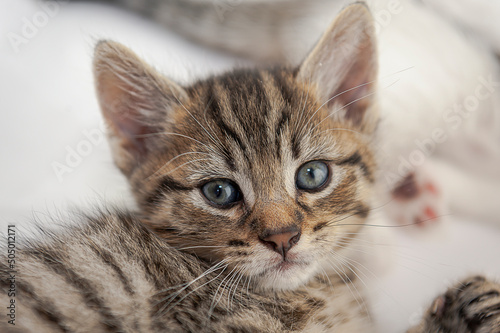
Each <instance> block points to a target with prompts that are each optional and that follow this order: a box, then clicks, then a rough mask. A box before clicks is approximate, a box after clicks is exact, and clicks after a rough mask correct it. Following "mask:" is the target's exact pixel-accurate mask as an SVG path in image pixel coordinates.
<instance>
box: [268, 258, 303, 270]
mask: <svg viewBox="0 0 500 333" xmlns="http://www.w3.org/2000/svg"><path fill="white" fill-rule="evenodd" d="M297 266H298V264H297V263H294V262H291V261H285V260H283V261H282V262H280V263H279V264H277V265H276V266H274V267H273V268H274V269H275V270H277V271H278V272H286V271H288V270H290V269H292V268H295V267H297Z"/></svg>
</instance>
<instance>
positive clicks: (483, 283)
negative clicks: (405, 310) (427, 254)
mask: <svg viewBox="0 0 500 333" xmlns="http://www.w3.org/2000/svg"><path fill="white" fill-rule="evenodd" d="M424 332H429V333H433V332H442V333H499V332H500V284H499V283H495V282H492V281H490V280H487V279H486V278H484V277H482V276H475V277H472V278H469V279H466V280H465V281H462V282H461V283H459V284H457V285H455V286H454V287H452V288H450V289H448V291H447V292H446V293H445V294H444V295H441V296H439V297H438V298H436V299H435V300H434V302H433V303H432V305H431V307H430V308H429V310H428V311H427V313H426V314H425V316H424V318H423V319H422V322H421V323H420V325H419V326H418V327H415V328H413V329H411V330H409V331H408V333H424Z"/></svg>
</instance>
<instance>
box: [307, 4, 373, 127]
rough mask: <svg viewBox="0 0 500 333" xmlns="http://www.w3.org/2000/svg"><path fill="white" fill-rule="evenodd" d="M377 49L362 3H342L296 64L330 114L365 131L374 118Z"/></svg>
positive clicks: (367, 14) (366, 11)
mask: <svg viewBox="0 0 500 333" xmlns="http://www.w3.org/2000/svg"><path fill="white" fill-rule="evenodd" d="M377 69H378V66H377V51H376V39H375V29H374V23H373V17H372V15H371V13H370V11H369V10H368V8H367V7H366V5H364V4H362V3H356V4H353V5H350V6H348V7H346V8H345V9H344V10H343V11H342V12H341V13H340V14H339V16H338V17H337V18H336V19H335V21H334V22H333V23H332V24H331V25H330V27H329V28H328V30H327V31H326V32H325V33H324V34H323V36H322V38H321V39H320V41H319V42H318V44H317V45H316V46H315V47H314V49H313V50H312V52H311V53H310V54H309V55H308V56H307V58H306V60H305V61H304V62H303V63H302V65H301V66H300V68H299V73H298V78H299V80H301V81H302V82H305V83H309V84H313V85H315V88H316V91H317V93H318V97H319V99H320V100H319V102H320V103H321V104H323V103H325V105H326V106H327V107H329V109H330V113H331V115H332V116H333V117H334V118H336V119H339V120H341V121H343V122H348V123H350V124H351V125H353V126H354V127H356V128H358V129H359V130H362V131H364V132H365V133H370V132H372V131H373V130H374V128H375V126H376V122H377V119H378V114H377V113H376V110H375V108H374V107H373V104H374V91H375V81H376V79H377Z"/></svg>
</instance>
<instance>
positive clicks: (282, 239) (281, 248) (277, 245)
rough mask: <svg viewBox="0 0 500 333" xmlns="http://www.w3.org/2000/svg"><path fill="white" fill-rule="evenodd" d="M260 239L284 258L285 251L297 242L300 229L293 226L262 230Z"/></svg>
mask: <svg viewBox="0 0 500 333" xmlns="http://www.w3.org/2000/svg"><path fill="white" fill-rule="evenodd" d="M259 239H260V241H261V242H262V243H264V244H265V245H266V246H267V247H269V248H270V249H271V250H273V251H275V252H277V253H279V254H281V255H282V256H283V258H286V254H287V252H288V251H289V250H290V249H291V248H292V247H293V246H294V245H295V244H297V243H298V242H299V239H300V230H299V229H298V228H297V227H295V226H293V227H288V228H285V229H280V230H264V232H263V233H262V236H260V237H259Z"/></svg>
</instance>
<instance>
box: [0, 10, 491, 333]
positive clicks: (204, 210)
mask: <svg viewBox="0 0 500 333" xmlns="http://www.w3.org/2000/svg"><path fill="white" fill-rule="evenodd" d="M344 38H346V39H347V40H349V41H350V43H353V45H354V47H353V48H351V49H350V51H349V52H350V53H349V54H343V53H342V52H340V51H339V50H338V48H336V47H335V45H336V44H337V43H339V42H341V41H342V40H344ZM374 45H375V43H374V36H373V24H372V20H371V17H370V15H369V12H368V10H367V9H366V8H365V7H364V6H363V5H359V4H358V5H353V6H350V7H348V8H347V9H346V10H344V12H342V13H341V15H340V17H339V18H338V19H337V21H336V22H335V23H334V24H333V25H332V27H331V29H330V31H329V32H327V34H325V36H324V37H323V39H322V40H321V41H320V42H319V43H318V46H317V47H316V48H315V49H314V50H313V51H312V53H311V54H310V56H309V57H308V58H307V59H306V60H305V61H304V63H303V64H302V65H301V66H300V67H299V68H286V67H280V68H274V69H267V70H265V69H253V70H247V69H244V70H243V69H242V70H235V71H232V72H229V73H226V74H223V75H220V76H216V77H212V78H209V79H206V80H204V81H200V82H197V83H195V84H193V85H192V86H190V87H180V86H179V85H177V84H175V83H174V82H172V81H170V80H168V79H166V78H164V77H163V76H161V75H159V74H158V73H156V72H155V71H154V70H153V69H152V68H151V67H150V66H148V65H146V64H144V63H143V62H142V61H141V60H140V59H139V58H137V56H135V55H134V54H133V53H132V52H131V51H129V50H128V49H127V48H125V47H123V46H122V45H119V44H117V43H113V42H101V43H99V44H98V46H97V47H96V53H95V62H94V65H95V77H96V84H97V92H98V98H99V102H100V105H101V108H102V112H103V115H104V117H105V119H106V120H107V122H108V124H109V127H110V142H111V145H112V147H113V153H114V158H115V161H116V164H117V165H118V167H119V168H120V169H121V170H122V172H123V173H124V174H125V175H126V176H127V177H128V179H129V182H130V184H131V187H132V190H133V193H134V194H135V197H136V200H137V203H138V206H139V211H138V212H136V213H131V212H120V211H116V210H110V211H105V212H100V213H96V214H95V215H93V216H80V217H79V218H78V221H79V223H78V224H77V225H76V226H71V227H66V228H65V229H64V230H63V231H57V232H54V233H50V232H45V235H43V237H41V239H40V240H37V241H33V242H27V243H26V244H23V245H21V244H20V246H19V248H18V254H17V255H18V256H17V271H18V273H16V274H18V276H17V277H16V285H15V287H16V292H17V296H16V297H17V298H16V302H17V306H18V317H17V319H16V320H17V322H16V326H12V325H9V324H7V323H6V321H2V322H0V329H1V330H2V332H4V331H9V332H10V331H12V332H334V331H335V332H367V331H369V330H370V327H371V326H370V321H369V314H368V310H367V308H366V305H365V303H364V301H363V292H362V291H361V289H359V287H360V286H359V285H357V281H356V276H357V275H356V271H355V268H354V267H353V265H352V263H353V261H352V257H351V254H350V252H349V249H350V243H351V242H354V241H356V238H357V237H358V234H359V231H360V229H361V228H362V226H363V224H364V222H365V220H366V219H367V218H368V217H369V213H370V209H371V205H372V188H373V186H374V179H375V176H374V172H375V160H374V156H373V153H372V146H373V144H374V141H375V139H376V137H375V136H374V133H375V128H376V123H377V119H376V118H377V112H376V104H375V99H374V98H373V90H374V89H375V87H374V86H373V80H374V78H375V76H376V72H377V71H376V51H375V47H374ZM333 56H334V57H333ZM332 57H333V58H334V59H335V61H332V59H331V58H332ZM323 66H324V67H323ZM309 161H323V162H325V163H326V164H327V165H328V168H329V172H330V178H329V180H328V181H327V183H326V184H324V185H323V186H322V187H320V188H319V189H317V190H314V191H303V190H299V189H298V188H296V185H295V179H296V173H297V170H298V169H299V168H300V166H301V165H303V164H304V163H307V162H309ZM214 179H230V180H232V181H233V182H234V183H235V184H237V185H238V186H239V188H240V189H241V192H242V199H241V200H240V201H238V202H236V203H234V204H233V205H232V206H230V207H225V208H220V207H216V206H214V205H213V204H210V203H209V202H208V200H207V199H205V198H204V196H203V194H202V192H201V190H200V189H201V187H202V186H203V185H204V184H205V183H206V182H207V181H210V180H214ZM82 215H83V214H82ZM72 220H75V219H74V218H72ZM292 227H293V228H295V229H297V230H299V234H298V237H300V238H299V239H298V241H297V243H296V244H295V245H294V246H293V247H292V248H291V249H290V250H289V251H288V253H287V254H286V257H285V255H284V254H283V255H280V254H278V253H276V251H273V250H271V249H270V248H269V247H268V246H266V244H265V242H263V239H264V238H265V237H266V235H269V234H272V233H279V232H281V231H282V230H288V229H289V228H292ZM5 253H6V251H2V255H3V256H4V255H5ZM6 262H7V260H6V258H5V257H2V259H1V261H0V274H2V276H8V274H9V273H8V271H9V269H8V267H7V266H6ZM0 286H1V288H2V290H4V291H7V290H8V289H9V287H10V282H9V281H8V280H7V279H2V283H1V285H0ZM493 287H495V288H496V286H495V285H493ZM497 298H498V297H497ZM496 301H498V299H496ZM0 302H1V304H7V303H8V302H9V299H8V298H7V296H6V294H5V293H3V294H2V295H0ZM441 308H443V309H445V310H447V309H448V307H447V306H442V307H440V309H441ZM445 310H443V313H444V311H445ZM452 312H453V311H452ZM455 312H456V311H455ZM455 312H453V313H455ZM440 313H441V312H440ZM480 326H481V325H480V324H479V327H480ZM436 327H439V326H436Z"/></svg>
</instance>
